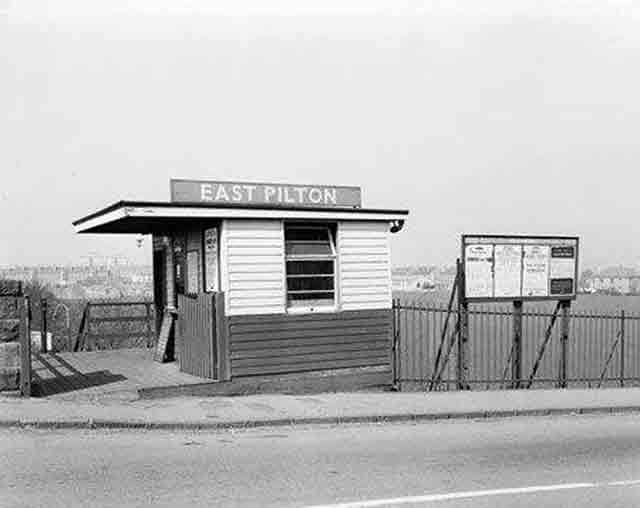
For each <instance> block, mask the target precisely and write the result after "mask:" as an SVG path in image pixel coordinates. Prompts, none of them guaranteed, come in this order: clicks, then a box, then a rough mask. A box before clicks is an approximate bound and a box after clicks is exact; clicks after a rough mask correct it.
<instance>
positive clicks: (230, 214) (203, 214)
mask: <svg viewBox="0 0 640 508" xmlns="http://www.w3.org/2000/svg"><path fill="white" fill-rule="evenodd" d="M127 216H129V217H158V218H194V219H209V218H211V219H301V220H303V219H326V220H370V221H371V220H375V221H381V222H387V221H396V220H403V219H406V214H399V213H393V212H390V213H378V212H376V213H371V212H366V211H362V212H360V211H358V212H351V211H349V212H341V211H334V210H302V209H301V210H265V209H250V208H206V207H202V208H193V207H170V208H169V207H154V206H144V207H128V208H127Z"/></svg>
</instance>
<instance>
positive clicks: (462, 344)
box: [456, 264, 469, 390]
mask: <svg viewBox="0 0 640 508" xmlns="http://www.w3.org/2000/svg"><path fill="white" fill-rule="evenodd" d="M458 266H459V276H458V284H459V286H458V319H459V320H460V327H459V328H458V365H457V369H456V373H457V378H458V379H457V382H458V390H467V389H468V385H467V379H468V373H469V365H468V358H469V354H468V353H469V351H468V349H469V304H468V303H467V299H466V295H465V292H464V270H463V269H462V266H461V264H459V265H458Z"/></svg>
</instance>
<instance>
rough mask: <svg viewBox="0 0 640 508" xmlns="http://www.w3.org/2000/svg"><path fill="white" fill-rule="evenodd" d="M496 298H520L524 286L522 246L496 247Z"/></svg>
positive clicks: (494, 251) (494, 252)
mask: <svg viewBox="0 0 640 508" xmlns="http://www.w3.org/2000/svg"><path fill="white" fill-rule="evenodd" d="M493 259H494V261H493V262H494V291H493V296H494V297H495V298H509V297H514V298H518V297H520V295H521V286H522V246H521V245H496V246H495V248H494V250H493Z"/></svg>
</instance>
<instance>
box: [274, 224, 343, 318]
mask: <svg viewBox="0 0 640 508" xmlns="http://www.w3.org/2000/svg"><path fill="white" fill-rule="evenodd" d="M287 229H302V230H310V229H316V230H318V229H320V230H324V231H326V232H327V237H328V239H329V246H330V248H331V253H330V254H321V255H319V254H292V255H290V254H287ZM283 240H284V279H285V280H284V282H285V283H284V308H285V312H286V313H287V314H315V313H323V312H325V313H334V312H337V310H338V307H339V305H338V295H339V291H338V247H337V225H336V224H331V223H324V222H320V223H315V222H286V221H285V222H284V223H283ZM289 261H331V264H332V267H333V274H293V275H291V276H290V275H289V274H288V271H287V262H289ZM323 276H324V277H327V278H328V277H333V289H332V290H327V291H321V290H319V292H322V293H333V299H332V303H330V304H320V305H299V306H295V307H292V306H290V304H289V294H290V292H289V284H288V281H289V277H292V278H305V277H308V278H312V277H323ZM310 291H312V290H309V291H302V292H307V293H308V292H310Z"/></svg>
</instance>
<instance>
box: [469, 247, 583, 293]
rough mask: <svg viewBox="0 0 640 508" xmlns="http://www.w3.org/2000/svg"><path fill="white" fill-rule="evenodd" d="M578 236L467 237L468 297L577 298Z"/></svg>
mask: <svg viewBox="0 0 640 508" xmlns="http://www.w3.org/2000/svg"><path fill="white" fill-rule="evenodd" d="M579 243H580V240H579V238H578V237H561V236H501V235H498V236H496V235H463V236H462V266H463V270H464V288H463V291H464V298H465V299H466V300H467V301H485V302H487V301H515V300H522V301H526V300H536V301H540V300H573V299H575V298H576V296H577V281H578V253H579Z"/></svg>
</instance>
